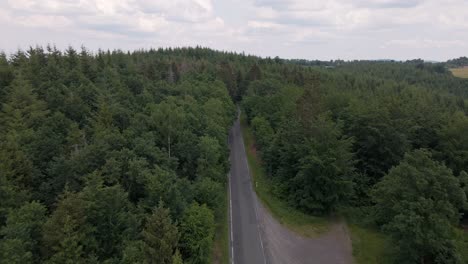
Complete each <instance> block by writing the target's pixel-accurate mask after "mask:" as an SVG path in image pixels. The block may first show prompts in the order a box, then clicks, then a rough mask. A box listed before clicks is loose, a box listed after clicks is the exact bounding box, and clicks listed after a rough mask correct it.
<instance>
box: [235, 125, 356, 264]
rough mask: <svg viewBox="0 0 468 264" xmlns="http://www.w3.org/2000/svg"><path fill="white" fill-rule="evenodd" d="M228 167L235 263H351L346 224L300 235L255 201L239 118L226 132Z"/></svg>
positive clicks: (334, 225) (337, 224)
mask: <svg viewBox="0 0 468 264" xmlns="http://www.w3.org/2000/svg"><path fill="white" fill-rule="evenodd" d="M229 145H230V157H229V158H230V161H231V170H230V173H229V192H230V193H229V198H230V199H229V200H230V240H231V243H230V257H231V263H233V264H234V263H235V264H349V263H352V262H353V259H352V250H351V242H350V239H349V236H348V232H347V230H346V226H345V225H344V224H341V223H336V224H332V226H331V228H330V230H329V231H328V232H327V233H326V234H323V235H321V236H319V237H316V238H304V237H301V236H299V235H297V234H295V233H293V232H291V231H289V230H288V229H286V228H285V227H284V226H282V225H281V224H280V223H278V221H276V220H275V219H274V218H273V217H272V216H271V214H270V213H269V212H268V210H266V209H265V207H264V206H263V205H262V204H261V203H260V202H259V200H258V198H257V195H256V194H255V192H254V191H253V188H252V180H251V177H250V171H249V167H248V163H247V157H246V153H245V148H244V142H243V139H242V132H241V127H240V122H239V119H238V120H237V121H236V122H235V123H234V125H233V127H232V128H231V131H230V133H229Z"/></svg>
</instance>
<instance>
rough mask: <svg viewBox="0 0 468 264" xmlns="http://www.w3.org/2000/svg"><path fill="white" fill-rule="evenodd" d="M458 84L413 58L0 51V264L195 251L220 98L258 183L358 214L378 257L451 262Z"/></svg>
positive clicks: (300, 205) (462, 87) (462, 107)
mask: <svg viewBox="0 0 468 264" xmlns="http://www.w3.org/2000/svg"><path fill="white" fill-rule="evenodd" d="M467 99H468V80H467V79H460V78H456V77H454V76H453V75H452V74H451V73H450V71H448V69H447V67H446V64H444V63H440V64H432V63H425V62H424V61H421V60H414V61H406V62H395V61H385V62H383V61H350V62H344V61H334V62H320V61H307V60H283V59H280V58H277V57H276V58H273V59H272V58H260V57H255V56H250V55H245V54H236V53H229V52H219V51H214V50H210V49H207V48H201V47H197V48H177V49H157V50H154V49H151V50H139V51H133V52H123V51H119V50H115V51H102V50H100V51H98V52H95V53H93V52H91V51H88V50H86V49H85V48H82V49H81V50H79V51H77V50H75V49H73V48H68V49H67V50H65V51H60V50H57V49H56V48H55V47H50V46H49V47H46V48H45V49H44V48H41V47H36V48H30V49H29V50H27V51H18V52H16V53H14V54H11V55H9V56H7V55H5V54H2V55H1V56H0V103H1V111H0V127H1V129H0V201H1V203H0V263H1V264H3V263H163V264H164V263H174V264H175V263H193V264H202V263H210V262H211V261H212V254H213V252H212V251H213V244H214V239H215V236H216V230H217V226H219V225H220V224H222V223H221V222H222V221H224V220H223V219H224V218H223V215H224V214H225V213H226V206H225V205H224V203H223V200H224V199H225V197H226V192H227V189H226V186H227V176H226V175H227V172H228V171H229V161H228V154H229V146H228V142H227V138H228V132H229V128H230V127H231V125H232V123H233V121H234V119H235V117H236V111H237V110H236V104H237V105H239V106H240V108H241V109H242V111H243V112H244V113H245V114H246V116H247V121H248V123H249V126H250V127H251V128H252V130H253V132H254V135H255V138H256V147H257V149H258V152H259V154H260V156H261V158H262V160H263V162H264V166H265V167H266V168H267V174H268V177H269V178H270V179H271V180H272V182H273V183H274V189H275V195H276V196H278V197H280V198H281V199H283V200H285V201H287V202H288V204H290V205H291V206H293V207H295V208H297V209H298V210H301V211H302V212H305V213H308V214H312V215H333V214H343V215H345V216H346V217H349V218H350V219H356V218H357V219H361V221H362V222H365V223H366V225H369V226H372V227H375V228H377V229H378V230H380V231H381V232H382V233H384V234H385V235H386V236H388V237H390V238H391V239H392V241H393V242H394V243H393V244H394V245H395V246H396V251H397V262H396V263H466V261H468V256H467V255H466V250H467V249H468V242H466V241H468V239H466V241H463V239H464V236H460V235H459V233H460V232H459V231H460V230H462V228H463V223H464V220H465V217H464V214H465V213H466V212H467V211H468V202H467V193H468V173H467V172H468V133H466V131H468V116H467V114H468V101H467ZM467 219H468V218H467Z"/></svg>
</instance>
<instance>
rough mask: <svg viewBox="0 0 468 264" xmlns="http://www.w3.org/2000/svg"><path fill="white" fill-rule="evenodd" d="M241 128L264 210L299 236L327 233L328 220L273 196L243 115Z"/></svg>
mask: <svg viewBox="0 0 468 264" xmlns="http://www.w3.org/2000/svg"><path fill="white" fill-rule="evenodd" d="M241 126H242V135H243V138H244V146H245V150H246V152H247V160H248V162H249V168H250V173H251V175H252V177H253V181H254V189H255V192H256V193H257V195H258V197H259V198H260V200H261V201H262V203H263V204H264V205H265V206H266V208H267V209H268V210H269V211H270V212H271V214H272V215H273V216H274V217H275V218H276V219H277V220H278V221H279V222H280V223H281V224H282V225H284V226H286V227H287V228H289V229H290V230H292V231H294V232H296V233H297V234H299V235H302V236H305V237H313V236H316V235H317V234H320V233H323V232H325V231H327V230H328V228H329V220H328V219H326V218H322V217H315V216H311V215H307V214H304V213H302V212H300V211H298V210H296V209H294V208H292V207H290V206H289V205H288V204H287V203H286V202H284V201H283V200H281V199H279V198H277V197H276V196H275V195H274V194H273V191H272V186H273V183H272V182H271V181H270V179H268V178H267V177H266V175H265V170H264V168H263V167H262V165H261V164H262V162H261V160H260V158H259V157H258V155H257V152H256V149H255V147H254V146H255V139H254V136H253V133H252V130H251V129H250V128H249V127H248V125H247V122H246V118H245V116H244V115H242V116H241Z"/></svg>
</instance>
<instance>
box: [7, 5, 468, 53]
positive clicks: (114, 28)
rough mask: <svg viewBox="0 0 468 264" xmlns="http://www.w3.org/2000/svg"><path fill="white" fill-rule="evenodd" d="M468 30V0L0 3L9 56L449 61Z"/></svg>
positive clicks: (460, 48) (463, 47)
mask: <svg viewBox="0 0 468 264" xmlns="http://www.w3.org/2000/svg"><path fill="white" fill-rule="evenodd" d="M467 29H468V2H467V1H465V0H446V1H439V0H328V1H323V0H218V1H213V0H169V1H167V0H4V1H0V34H2V35H3V36H5V37H4V40H2V41H0V45H2V46H0V49H6V50H14V49H16V47H18V46H22V47H27V46H29V45H34V44H36V43H39V44H40V43H44V42H52V43H54V42H60V43H66V44H67V45H68V44H72V45H76V46H79V45H81V44H84V45H88V46H90V48H93V47H102V48H107V47H106V46H109V47H115V46H118V47H120V48H123V49H134V48H141V47H149V46H182V45H196V44H199V45H208V46H210V47H213V48H218V49H223V50H229V49H234V50H237V51H243V50H245V51H247V52H248V53H255V54H259V55H268V56H276V55H280V56H285V57H303V58H310V59H316V58H319V59H321V58H322V59H334V58H337V57H340V58H349V59H355V58H366V59H367V58H384V57H385V58H395V59H406V58H412V57H419V56H421V57H425V58H428V59H447V58H449V57H453V56H460V55H467V54H466V44H465V43H468V35H467V34H463V32H464V31H466V30H467ZM31 32H33V33H31ZM54 32H55V33H54ZM67 42H68V43H67ZM415 47H423V48H421V49H419V50H418V49H417V48H415Z"/></svg>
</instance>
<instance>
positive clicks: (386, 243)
mask: <svg viewBox="0 0 468 264" xmlns="http://www.w3.org/2000/svg"><path fill="white" fill-rule="evenodd" d="M348 226H349V230H350V232H351V240H352V243H353V256H354V261H355V262H356V263H358V264H376V263H378V264H392V263H395V260H394V256H395V254H394V251H393V248H392V244H391V241H390V239H389V238H388V237H387V236H385V235H384V234H382V233H380V232H378V231H377V230H372V229H369V228H363V227H361V226H358V225H354V224H350V225H348Z"/></svg>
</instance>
